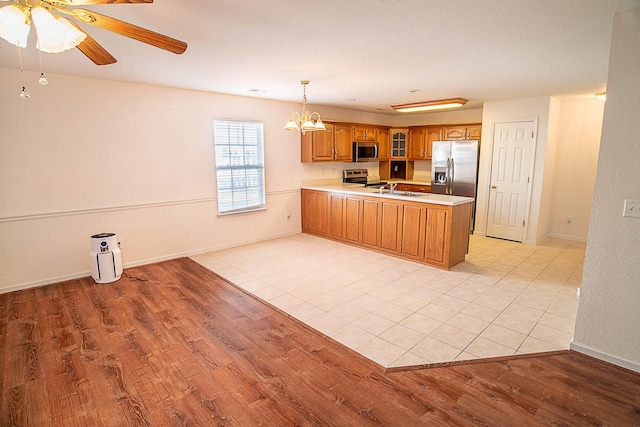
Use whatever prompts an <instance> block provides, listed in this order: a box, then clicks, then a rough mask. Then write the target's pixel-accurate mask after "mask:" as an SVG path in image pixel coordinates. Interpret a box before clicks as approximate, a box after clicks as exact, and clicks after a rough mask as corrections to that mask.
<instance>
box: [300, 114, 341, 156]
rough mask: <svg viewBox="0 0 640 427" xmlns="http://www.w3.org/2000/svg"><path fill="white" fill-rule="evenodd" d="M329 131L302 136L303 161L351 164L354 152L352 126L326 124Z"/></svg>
mask: <svg viewBox="0 0 640 427" xmlns="http://www.w3.org/2000/svg"><path fill="white" fill-rule="evenodd" d="M324 125H325V126H326V128H327V131H326V132H325V131H314V132H306V133H305V134H304V135H301V137H300V138H301V139H300V140H301V143H302V149H301V161H302V162H303V163H310V162H333V161H340V162H350V161H351V152H352V142H351V125H342V124H340V123H335V124H334V123H326V122H325V124H324Z"/></svg>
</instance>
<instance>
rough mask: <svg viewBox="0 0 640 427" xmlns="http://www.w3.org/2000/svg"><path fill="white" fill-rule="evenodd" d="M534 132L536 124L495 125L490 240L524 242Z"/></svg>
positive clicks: (489, 226)
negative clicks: (495, 238) (499, 239)
mask: <svg viewBox="0 0 640 427" xmlns="http://www.w3.org/2000/svg"><path fill="white" fill-rule="evenodd" d="M534 131H535V126H534V122H533V121H527V122H510V123H496V125H495V131H494V134H493V153H492V159H491V182H490V189H489V209H488V215H487V217H488V218H487V236H490V237H498V238H501V239H508V240H515V241H518V242H522V241H523V240H524V230H525V222H524V221H525V218H526V215H527V209H528V206H527V194H528V192H529V185H530V181H531V176H530V173H531V164H532V162H531V159H532V156H533V154H532V148H533V146H534Z"/></svg>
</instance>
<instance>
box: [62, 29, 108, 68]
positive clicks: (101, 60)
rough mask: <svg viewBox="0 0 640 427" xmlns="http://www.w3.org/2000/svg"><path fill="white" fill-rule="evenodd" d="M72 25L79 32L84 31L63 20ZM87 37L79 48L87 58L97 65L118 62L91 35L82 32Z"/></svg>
mask: <svg viewBox="0 0 640 427" xmlns="http://www.w3.org/2000/svg"><path fill="white" fill-rule="evenodd" d="M63 19H64V20H66V21H67V22H69V23H70V24H71V25H73V26H74V27H76V28H77V29H78V30H80V31H82V29H81V28H80V27H79V26H78V25H77V24H76V23H75V22H72V21H70V20H68V19H67V18H63ZM82 32H83V33H84V34H85V35H86V36H87V37H86V38H85V39H84V40H83V41H82V43H80V44H79V45H78V46H76V47H77V48H78V50H79V51H80V52H82V53H84V54H85V56H86V57H87V58H89V59H90V60H92V61H93V63H94V64H96V65H109V64H115V63H116V62H117V60H116V58H114V57H113V56H112V55H111V54H110V53H109V52H107V50H106V49H105V48H103V47H102V46H100V44H98V42H97V41H95V39H94V38H93V37H91V36H90V35H89V34H87V33H85V32H84V31H82Z"/></svg>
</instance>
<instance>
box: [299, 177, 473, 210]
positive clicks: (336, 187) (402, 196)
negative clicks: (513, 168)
mask: <svg viewBox="0 0 640 427" xmlns="http://www.w3.org/2000/svg"><path fill="white" fill-rule="evenodd" d="M405 182H406V181H405ZM301 188H302V189H304V190H317V191H330V192H334V193H345V194H356V195H360V196H373V197H381V198H387V199H398V200H406V201H411V202H419V203H432V204H434V205H445V206H457V205H463V204H465V203H471V202H473V201H474V200H473V197H460V196H448V195H445V194H433V193H415V192H407V191H398V192H395V193H391V192H383V193H381V192H380V189H379V188H377V187H365V186H364V185H363V184H344V183H337V184H303V185H302V187H301Z"/></svg>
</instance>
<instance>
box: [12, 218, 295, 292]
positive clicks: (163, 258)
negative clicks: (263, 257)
mask: <svg viewBox="0 0 640 427" xmlns="http://www.w3.org/2000/svg"><path fill="white" fill-rule="evenodd" d="M301 232H302V230H297V231H293V232H286V233H278V234H273V235H269V236H264V237H261V238H257V239H247V240H243V241H236V242H233V243H228V244H225V245H214V246H208V247H206V248H200V249H194V250H190V251H184V252H176V253H172V254H167V255H162V256H158V257H153V258H147V259H141V260H137V261H132V262H126V263H124V264H123V265H122V267H123V268H125V269H126V268H131V267H138V266H140V265H146V264H153V263H156V262H162V261H169V260H171V259H176V258H182V257H189V256H193V255H198V254H203V253H207V252H213V251H219V250H222V249H228V248H233V247H236V246H242V245H248V244H250V243H257V242H262V241H265V240H271V239H277V238H280V237H286V236H292V235H294V234H299V233H301ZM87 276H91V270H85V271H79V272H77V273H71V274H66V275H64V276H58V277H51V278H48V279H43V280H37V281H35V282H28V283H20V284H18V285H13V286H9V287H7V288H3V289H1V290H0V294H5V293H9V292H15V291H21V290H23V289H31V288H38V287H40V286H46V285H51V284H53V283H59V282H66V281H67V280H74V279H79V278H82V277H87Z"/></svg>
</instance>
